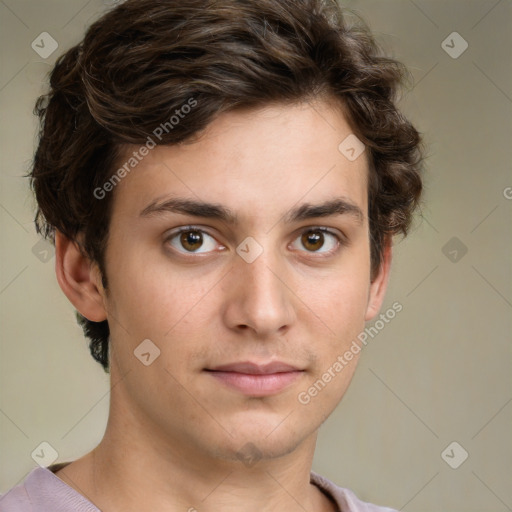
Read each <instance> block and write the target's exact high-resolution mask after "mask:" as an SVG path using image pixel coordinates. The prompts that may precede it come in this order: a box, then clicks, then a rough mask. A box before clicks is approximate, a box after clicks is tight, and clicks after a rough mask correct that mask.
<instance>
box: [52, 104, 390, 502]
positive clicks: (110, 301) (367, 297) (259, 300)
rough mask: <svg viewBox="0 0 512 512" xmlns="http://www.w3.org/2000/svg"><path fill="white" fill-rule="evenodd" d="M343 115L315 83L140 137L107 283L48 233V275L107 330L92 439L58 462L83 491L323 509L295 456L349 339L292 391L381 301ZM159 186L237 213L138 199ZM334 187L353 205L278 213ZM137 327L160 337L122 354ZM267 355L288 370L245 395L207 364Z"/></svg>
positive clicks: (308, 450) (306, 459)
mask: <svg viewBox="0 0 512 512" xmlns="http://www.w3.org/2000/svg"><path fill="white" fill-rule="evenodd" d="M184 122H186V121H184ZM352 132H353V130H352V129H351V128H350V126H349V125H348V123H347V121H346V119H345V117H344V116H343V114H342V111H341V110H340V109H339V108H335V107H333V105H332V104H329V103H328V102H326V101H324V100H322V101H317V102H316V103H315V104H310V103H303V104H297V105H273V106H267V107H265V108H259V109H256V110H252V111H235V112H229V113H225V114H222V115H220V116H219V117H218V118H217V119H216V120H215V121H214V122H212V123H211V124H210V125H209V126H208V127H207V129H206V130H205V131H204V132H203V133H202V134H200V136H199V137H197V138H196V139H194V140H193V141H189V142H187V143H186V144H180V145H177V146H165V147H164V146H158V147H157V148H155V149H153V150H152V151H150V154H149V155H148V156H146V157H145V158H144V160H143V161H142V162H141V163H140V164H139V165H138V166H137V167H136V169H134V170H133V171H132V172H131V173H130V174H129V175H127V176H126V177H125V178H123V180H122V181H121V182H120V183H119V184H118V185H117V187H116V188H115V190H114V204H113V212H112V218H111V223H110V233H109V239H108V244H107V249H106V254H105V261H106V264H105V265H106V275H107V278H108V290H105V289H103V287H102V286H101V279H100V274H99V271H98V268H97V266H96V265H95V264H94V263H93V262H90V261H89V260H87V259H86V258H84V257H83V256H82V255H81V254H80V252H79V251H78V250H77V246H76V244H75V243H73V242H71V241H70V240H68V239H67V238H65V237H64V236H62V235H61V234H60V233H58V234H57V237H56V249H57V250H56V253H57V260H56V261H57V263H56V265H57V277H58V280H59V283H60V286H61V287H62V289H63V291H64V293H65V294H66V295H67V296H68V298H69V299H70V301H71V302H72V303H73V304H74V306H75V307H76V308H77V309H78V310H79V311H80V312H81V313H82V314H83V315H84V316H86V317H87V318H89V319H91V320H94V321H101V320H104V319H108V321H109V324H110V329H111V382H112V391H111V404H110V415H109V420H108V425H107V428H106V432H105V435H104V438H103V439H102V441H101V442H100V444H99V445H98V446H97V448H95V449H94V450H93V451H92V452H90V453H89V454H87V455H85V456H84V457H82V458H81V459H78V460H77V461H75V462H73V463H71V464H69V465H68V466H66V467H65V468H64V469H61V470H60V471H59V472H58V473H57V476H58V477H59V478H61V479H62V480H64V481H65V482H67V483H68V484H69V485H71V486H72V487H74V488H75V489H77V490H78V491H79V492H81V493H82V494H84V495H85V496H86V497H87V498H88V499H89V500H90V501H92V502H93V503H94V504H95V505H96V506H97V507H98V508H100V509H101V510H104V511H114V510H125V511H131V510H133V511H139V510H143V509H144V510H163V511H177V510H183V511H187V510H190V511H192V510H194V508H195V509H196V510H198V511H199V512H210V511H216V512H218V511H223V512H231V511H235V510H236V511H240V510H244V511H248V512H252V511H258V512H261V511H278V510H287V511H295V510H297V511H299V510H300V511H302V512H303V511H304V510H307V511H313V510H322V511H327V510H335V509H334V506H333V504H332V503H331V501H330V500H329V499H328V498H327V497H326V496H325V495H324V494H323V493H322V492H320V491H319V490H318V488H317V487H316V486H314V485H312V484H310V481H309V479H310V471H311V467H312V460H313V454H314V449H315V443H316V439H317V433H318V429H319V427H320V425H321V424H322V423H323V421H325V419H326V418H327V417H328V416H329V415H330V414H331V412H332V411H333V410H334V408H335V407H336V406H337V404H338V403H339V402H340V400H341V399H342V397H343V395H344V393H345V392H346V390H347V387H348V385H349V383H350V380H351V378H352V375H353V372H354V370H355V367H356V365H357V360H358V357H359V355H356V356H354V358H353V359H352V361H351V362H350V363H349V364H348V366H346V367H345V368H344V369H343V371H341V372H339V373H338V374H337V375H336V376H335V378H333V379H332V380H331V382H330V383H328V385H326V386H325V388H324V389H323V390H322V391H321V392H319V393H318V395H317V396H315V397H314V398H312V399H311V401H310V402H309V403H308V404H307V405H304V404H301V403H300V402H299V401H298V399H297V397H298V394H299V393H300V392H302V391H305V390H307V389H308V388H309V387H310V386H311V385H312V384H313V383H314V382H315V381H317V380H318V379H319V378H321V376H322V375H323V374H324V373H325V371H327V369H328V368H329V367H331V366H332V364H333V363H334V362H335V361H336V358H337V357H338V356H339V355H341V354H343V353H344V352H345V351H346V350H347V349H348V348H349V347H350V345H351V343H352V342H353V340H355V339H356V338H357V335H358V334H359V333H360V332H361V331H362V330H363V329H364V327H365V322H366V321H368V320H370V319H372V318H373V317H374V316H375V315H376V314H377V313H378V311H379V309H380V307H381V304H382V300H383V297H384V294H385V290H386V286H387V280H388V275H389V266H390V262H391V249H390V244H387V246H386V250H385V254H384V259H383V262H382V264H381V267H380V271H379V273H378V275H377V276H376V277H375V278H374V279H373V281H372V280H371V279H370V245H369V238H368V232H369V231H368V218H367V209H368V204H367V178H368V176H367V174H368V161H367V155H366V153H363V154H362V155H361V156H360V157H359V158H357V159H356V160H355V161H349V160H348V159H347V158H345V156H344V155H343V154H341V153H340V152H339V151H338V145H339V144H340V142H341V141H342V140H343V139H345V137H347V136H348V135H349V134H350V133H352ZM126 149H127V155H128V154H130V152H131V151H133V150H134V149H137V148H135V147H132V148H126ZM119 163H120V165H122V163H123V162H119ZM171 196H173V197H182V198H187V199H193V200H197V201H204V202H210V203H215V204H219V205H223V206H224V207H227V208H229V209H230V210H231V211H232V212H233V213H235V214H236V215H237V216H238V223H237V224H231V223H228V222H225V221H221V220H218V219H212V218H207V217H196V216H190V215H184V214H182V213H175V212H169V211H167V212H159V213H153V214H149V215H143V216H141V215H140V213H141V211H143V210H144V209H145V208H146V207H147V206H148V205H149V204H151V203H152V202H155V201H156V202H157V203H158V202H161V201H163V200H165V198H169V197H171ZM339 197H342V198H343V199H344V200H345V201H346V202H348V203H350V204H352V205H354V206H356V207H357V208H359V209H360V211H361V212H362V216H361V218H359V217H357V215H355V214H351V213H342V214H335V215H330V216H328V217H317V218H314V219H307V220H301V221H296V222H292V223H290V224H287V223H285V222H284V216H285V214H286V213H287V212H288V211H289V210H290V209H292V208H294V207H297V206H299V205H301V204H303V203H310V204H320V203H322V202H324V201H328V200H332V199H335V198H339ZM188 225H193V226H194V227H195V229H198V228H200V229H201V230H204V232H203V245H202V246H201V244H200V243H199V249H198V252H199V253H200V254H198V252H190V250H189V252H188V253H187V248H188V249H190V245H189V246H186V247H184V246H183V245H180V236H179V235H178V236H174V238H172V236H173V234H175V231H176V228H179V227H182V226H188ZM315 227H325V228H327V229H329V230H331V231H332V232H334V233H336V234H338V235H339V236H340V237H341V236H342V237H343V239H344V240H345V243H344V244H338V242H337V239H336V238H335V237H334V236H333V235H329V234H324V235H323V238H322V234H321V233H320V234H318V232H317V231H315V233H317V236H318V237H319V240H320V241H317V242H316V243H314V244H308V239H307V237H303V236H302V235H303V234H304V233H307V231H308V229H312V228H315ZM248 236H250V237H253V238H254V239H255V240H256V241H257V242H258V244H259V245H260V246H261V247H262V248H263V252H262V254H261V255H259V256H258V257H257V258H256V259H255V260H254V261H253V262H252V263H247V262H246V261H245V260H244V259H243V258H241V257H240V256H239V254H237V252H236V248H237V247H238V246H239V245H240V244H241V242H242V241H244V239H245V238H246V237H248ZM145 339H150V340H151V341H152V342H153V343H154V344H155V345H156V346H157V347H158V348H159V349H160V356H159V357H158V358H157V359H155V360H154V362H152V363H151V364H150V365H149V366H145V365H144V364H142V363H141V361H140V360H139V359H138V358H137V357H135V356H134V350H135V349H136V348H137V346H138V345H139V344H140V343H141V342H142V340H145ZM275 360H279V361H283V362H286V363H289V364H292V365H295V366H297V367H299V368H300V369H301V370H303V371H302V372H301V373H300V375H299V377H298V378H297V379H296V380H295V381H294V382H293V383H291V384H290V385H289V386H288V387H287V388H285V389H284V390H282V391H280V392H279V393H276V394H273V395H269V396H247V395H245V394H242V393H241V392H239V391H237V390H234V389H231V388H229V387H227V386H225V385H224V384H223V383H222V382H219V381H218V380H217V379H215V378H214V377H212V375H211V373H209V372H207V371H205V369H206V368H213V367H214V366H216V365H221V364H226V363H232V362H237V361H253V362H256V363H266V362H269V361H275ZM247 443H252V444H253V445H254V446H256V448H257V450H258V456H257V460H256V461H255V463H253V464H244V463H243V462H242V461H241V460H240V453H242V452H244V450H247ZM244 447H245V448H244Z"/></svg>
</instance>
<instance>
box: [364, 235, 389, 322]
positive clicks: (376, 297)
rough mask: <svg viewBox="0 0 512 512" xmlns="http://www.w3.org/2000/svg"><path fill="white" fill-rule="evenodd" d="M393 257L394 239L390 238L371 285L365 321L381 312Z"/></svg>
mask: <svg viewBox="0 0 512 512" xmlns="http://www.w3.org/2000/svg"><path fill="white" fill-rule="evenodd" d="M391 259H392V240H391V238H388V239H387V240H386V241H385V245H384V250H383V254H382V261H381V264H380V267H379V273H378V274H377V276H375V279H374V280H373V281H372V283H371V285H370V293H369V296H368V306H367V308H366V315H365V318H364V319H365V321H366V322H367V321H369V320H371V319H372V318H374V317H375V315H376V314H377V313H378V312H379V310H380V308H381V306H382V302H383V301H384V296H385V295H386V290H387V287H388V281H389V273H390V269H391Z"/></svg>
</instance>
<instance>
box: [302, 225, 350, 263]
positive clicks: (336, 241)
mask: <svg viewBox="0 0 512 512" xmlns="http://www.w3.org/2000/svg"><path fill="white" fill-rule="evenodd" d="M292 245H293V246H295V249H299V250H301V251H304V249H306V252H309V253H318V254H324V255H326V256H329V255H330V254H334V253H335V252H336V250H337V249H338V248H339V246H340V245H343V239H342V238H341V237H340V236H339V235H337V234H336V233H335V232H333V231H331V230H329V229H327V228H314V229H308V230H306V231H304V232H303V233H302V234H301V235H300V236H299V237H298V238H296V239H295V240H294V242H293V244H292ZM299 246H300V247H299Z"/></svg>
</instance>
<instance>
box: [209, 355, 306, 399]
mask: <svg viewBox="0 0 512 512" xmlns="http://www.w3.org/2000/svg"><path fill="white" fill-rule="evenodd" d="M205 370H206V371H207V372H208V373H209V375H211V376H212V377H213V378H214V379H215V380H216V381H218V382H220V383H221V384H222V385H224V386H227V387H229V388H231V389H235V390H236V391H238V392H241V393H243V394H245V395H248V396H253V397H263V396H268V395H274V394H277V393H279V392H281V391H284V390H285V389H286V388H287V387H288V386H290V385H291V384H292V383H293V382H295V381H296V380H297V379H298V378H300V377H301V376H302V373H303V371H304V370H301V369H299V368H297V367H296V366H293V365H290V364H287V363H283V362H280V361H273V362H271V363H266V364H257V363H253V362H250V361H244V362H239V363H230V364H225V365H220V366H215V367H214V368H207V369H205Z"/></svg>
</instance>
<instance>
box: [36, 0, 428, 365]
mask: <svg viewBox="0 0 512 512" xmlns="http://www.w3.org/2000/svg"><path fill="white" fill-rule="evenodd" d="M405 78H407V71H406V69H405V67H404V66H403V65H402V64H400V63H399V62H397V61H396V60H394V59H391V58H388V57H386V56H384V55H383V53H382V51H381V50H380V48H379V47H378V45H377V44H376V42H375V39H374V38H373V36H372V35H371V33H370V31H369V30H368V28H367V27H366V25H365V24H364V22H362V21H361V20H360V19H356V18H355V17H353V16H351V17H350V20H349V17H348V16H347V15H346V13H345V12H344V11H343V10H342V8H341V7H339V5H338V4H337V3H336V2H335V1H334V0H331V1H329V0H127V1H126V2H124V3H122V4H120V5H118V6H117V7H116V8H115V9H113V10H111V11H109V12H107V13H105V14H104V15H103V16H102V17H101V18H100V19H98V20H97V21H96V22H94V23H93V24H92V25H91V26H90V27H89V28H88V30H87V32H86V34H85V36H84V38H83V40H82V41H81V42H80V43H79V44H77V45H75V46H73V47H72V48H70V49H69V50H68V51H67V52H66V53H64V54H63V55H62V56H61V57H60V58H59V59H58V60H57V62H56V64H55V66H54V68H53V70H52V72H51V74H50V88H49V92H48V93H47V94H45V95H43V96H41V97H39V98H38V100H37V102H36V106H35V110H34V112H35V114H37V115H38V116H39V120H40V129H39V142H38V147H37V150H36V152H35V157H34V162H33V166H32V168H31V171H30V174H29V176H30V178H31V186H32V189H33V191H34V193H35V196H36V201H37V212H36V217H35V223H36V229H37V231H38V232H39V233H41V234H43V236H45V237H47V238H48V239H50V240H53V241H54V235H55V230H59V231H60V232H62V233H63V234H64V235H65V236H67V237H68V238H70V239H72V240H75V241H78V239H80V248H81V250H83V253H84V254H85V255H87V257H89V258H90V259H91V260H93V261H95V262H97V263H98V266H99V268H100V270H101V272H102V278H103V284H104V286H105V288H107V286H108V279H107V276H106V274H105V271H104V270H105V265H104V251H105V246H106V241H107V237H108V230H109V219H110V215H111V208H112V195H113V194H108V195H107V196H106V197H105V198H103V199H101V200H100V199H98V198H97V197H96V195H95V194H94V190H95V189H97V188H98V187H101V186H102V185H103V184H104V183H105V182H106V181H107V180H109V179H111V177H112V175H113V172H114V166H115V162H116V160H117V158H118V157H119V155H120V154H121V150H122V148H123V147H124V145H126V144H139V143H144V142H146V141H147V140H148V139H147V138H148V136H150V135H151V134H152V133H153V131H154V129H155V127H157V126H159V125H161V124H162V123H163V122H165V121H167V120H169V118H170V117H171V116H172V115H173V114H174V113H175V111H176V110H177V109H178V110H179V109H180V107H181V106H182V105H183V104H185V103H187V101H188V100H189V99H190V98H194V99H195V100H196V101H197V106H196V107H195V108H194V109H191V110H190V112H189V113H188V114H187V117H186V120H184V121H183V122H180V123H179V124H178V125H176V126H175V127H174V129H172V130H169V131H167V132H164V133H163V135H162V138H161V140H160V141H159V143H160V144H177V143H179V142H183V141H186V140H187V139H190V138H192V136H194V135H195V134H197V133H198V132H200V131H201V130H203V129H204V128H205V127H206V126H207V125H208V124H209V123H211V122H212V121H213V120H214V119H215V117H216V116H218V115H219V114H220V113H222V112H226V111H231V110H235V109H239V108H248V107H249V108H250V107H258V106H265V105H267V104H269V103H276V102H277V103H290V104H293V103H295V102H300V101H308V100H312V99H316V98H318V97H330V98H334V99H335V100H338V102H339V103H340V105H342V106H343V111H344V112H345V114H346V117H347V120H348V122H349V123H350V125H351V128H352V129H353V131H354V133H355V134H356V135H357V137H358V138H359V139H360V140H361V141H362V142H363V143H364V144H365V145H366V147H367V149H368V155H369V161H370V175H369V185H368V204H369V211H368V216H369V225H370V244H371V271H372V275H374V274H375V272H376V271H377V270H378V268H379V266H380V263H381V261H382V254H383V248H384V246H385V243H386V240H387V239H388V238H389V237H391V236H393V235H395V234H399V233H402V234H403V235H406V234H407V230H408V227H409V225H410V222H411V216H412V213H413V211H414V209H415V208H416V207H417V205H418V202H419V199H420V195H421V189H422V180H421V162H422V151H421V137H420V135H419V133H418V132H417V130H416V129H415V128H414V127H413V126H412V124H411V123H410V122H409V121H408V120H407V119H406V118H405V117H404V116H403V115H402V114H401V113H400V111H399V110H398V108H397V105H396V103H397V93H398V91H399V89H400V86H401V85H402V84H403V83H404V79H405ZM77 317H78V321H79V323H80V325H81V326H82V328H83V330H84V333H85V335H86V337H88V338H89V339H90V350H91V354H92V356H93V357H94V359H96V360H97V361H98V362H99V363H101V365H102V366H103V368H104V369H105V371H109V357H108V343H109V341H108V338H109V326H108V322H107V320H105V321H103V322H92V321H90V320H88V319H86V318H84V317H83V316H81V315H80V314H79V313H78V312H77Z"/></svg>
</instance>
